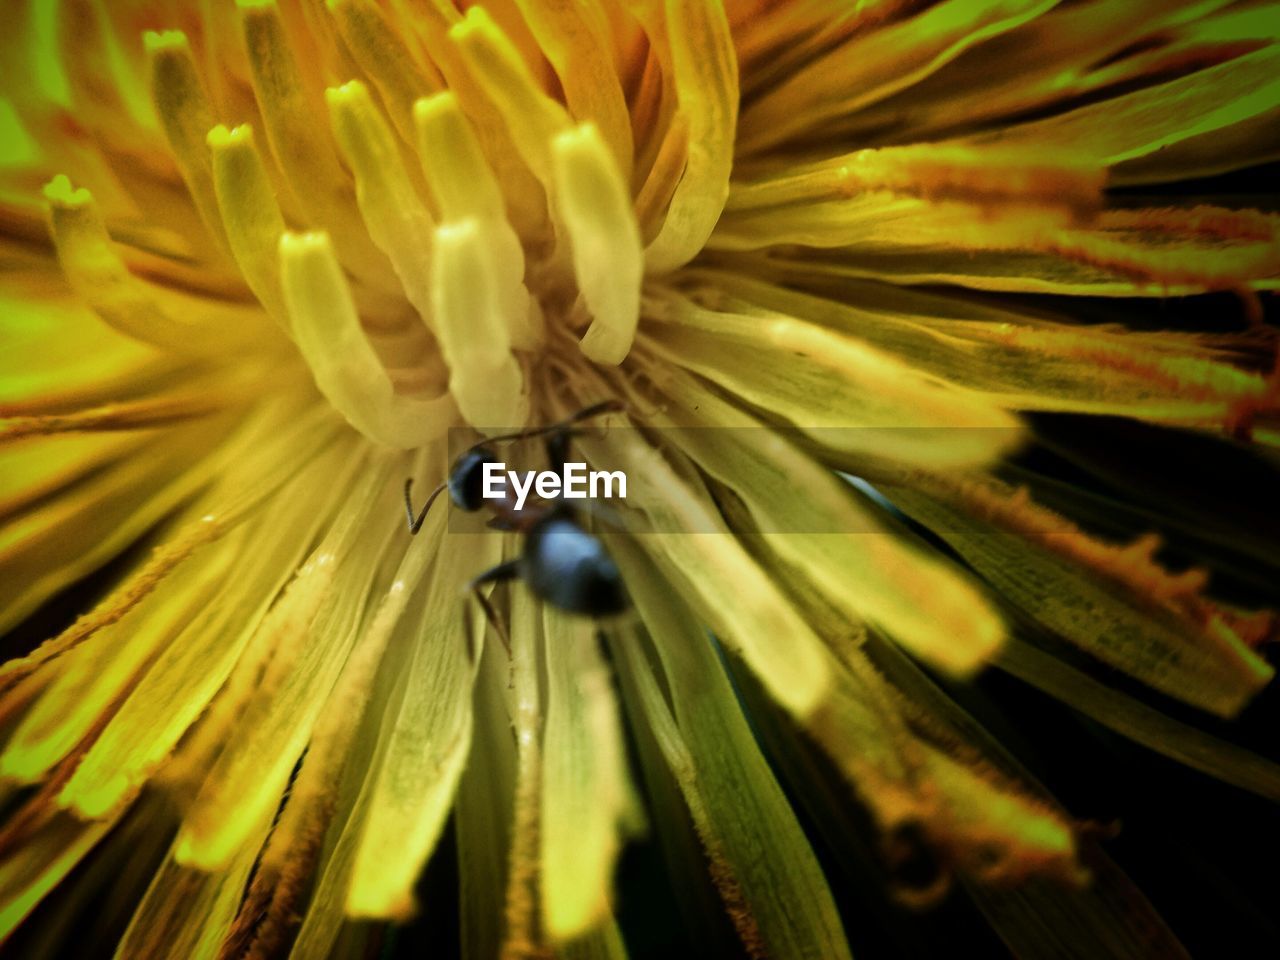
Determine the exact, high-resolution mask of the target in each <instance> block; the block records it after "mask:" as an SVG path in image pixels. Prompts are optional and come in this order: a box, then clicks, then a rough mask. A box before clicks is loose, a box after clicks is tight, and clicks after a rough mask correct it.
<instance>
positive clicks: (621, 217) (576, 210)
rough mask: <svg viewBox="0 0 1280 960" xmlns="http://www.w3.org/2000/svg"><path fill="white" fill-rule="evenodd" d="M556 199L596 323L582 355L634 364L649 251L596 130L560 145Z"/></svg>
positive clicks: (568, 136) (556, 147)
mask: <svg viewBox="0 0 1280 960" xmlns="http://www.w3.org/2000/svg"><path fill="white" fill-rule="evenodd" d="M552 149H553V164H554V170H555V191H554V194H553V195H554V197H555V202H556V208H557V210H558V212H559V214H560V219H561V221H562V222H563V223H564V225H565V229H566V232H567V233H568V235H569V239H570V241H571V243H572V246H573V267H574V274H575V276H576V279H577V283H578V289H579V290H580V291H581V293H582V299H583V300H584V301H585V302H586V306H587V309H588V311H589V312H590V313H591V315H592V317H593V320H592V323H591V326H590V328H588V330H587V333H586V335H585V336H584V337H583V338H582V344H581V346H582V352H583V353H584V354H586V355H587V357H588V358H590V359H591V360H594V361H595V362H596V363H608V364H614V365H616V364H619V363H621V362H622V361H623V360H624V359H626V356H627V354H628V353H629V352H630V350H631V343H632V341H633V340H634V339H635V333H636V325H637V323H639V320H640V284H641V282H642V281H643V279H644V252H643V250H642V249H641V246H640V228H639V226H638V225H637V223H636V218H635V213H634V211H633V210H632V208H631V198H630V196H629V195H628V193H627V187H626V182H625V181H624V180H623V179H622V176H621V175H620V173H619V171H618V168H617V167H616V166H615V165H614V163H613V158H612V157H611V156H610V154H609V151H608V148H607V147H606V146H605V144H604V141H603V140H601V139H600V134H599V132H598V131H597V130H596V128H595V127H593V126H591V125H589V124H588V125H584V126H581V127H578V128H577V129H576V130H572V131H569V132H567V133H563V134H561V135H560V136H558V137H556V140H555V143H554V144H553V148H552Z"/></svg>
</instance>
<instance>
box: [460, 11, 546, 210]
mask: <svg viewBox="0 0 1280 960" xmlns="http://www.w3.org/2000/svg"><path fill="white" fill-rule="evenodd" d="M449 36H450V38H451V39H452V40H453V41H454V42H455V43H456V44H457V47H458V50H459V52H460V53H461V54H462V58H463V60H464V61H465V62H466V64H467V67H468V68H469V69H470V70H471V73H472V75H473V76H474V77H475V78H476V80H477V81H478V82H479V84H480V86H481V87H482V88H483V89H484V92H485V93H487V94H488V95H489V97H490V99H491V100H492V101H493V102H494V103H495V104H497V107H498V110H499V111H500V112H501V113H502V117H503V119H504V120H505V121H506V123H507V129H508V130H510V132H511V139H512V140H514V141H515V145H516V149H517V150H519V151H520V155H521V156H522V157H524V161H525V163H527V164H528V165H529V169H531V170H532V171H533V172H534V175H535V176H536V177H537V178H538V179H539V180H540V181H542V184H543V186H544V187H546V188H547V189H548V190H549V189H550V188H551V183H552V172H551V141H552V139H553V138H554V137H555V136H556V135H557V134H559V133H562V132H564V131H565V130H567V129H568V128H569V126H570V124H571V121H570V119H569V114H568V113H567V112H566V111H565V109H564V107H562V106H561V105H560V104H559V103H558V102H556V101H555V100H553V99H551V98H550V97H549V96H547V95H546V94H545V93H543V92H542V91H541V90H540V89H539V88H538V84H537V82H536V81H535V80H534V78H533V74H531V73H530V72H529V68H528V67H527V66H525V63H524V61H523V60H522V59H521V58H520V53H519V51H517V50H516V48H515V45H514V44H512V42H511V41H510V40H509V39H508V38H507V36H506V35H505V34H504V33H503V32H502V30H501V28H500V27H499V26H498V25H497V24H496V23H494V22H493V20H492V18H491V17H490V16H489V14H488V13H487V12H485V10H484V8H483V7H472V8H471V9H470V10H468V11H467V15H466V17H465V18H463V20H462V21H461V22H460V23H457V24H455V25H454V26H453V27H451V28H450V30H449Z"/></svg>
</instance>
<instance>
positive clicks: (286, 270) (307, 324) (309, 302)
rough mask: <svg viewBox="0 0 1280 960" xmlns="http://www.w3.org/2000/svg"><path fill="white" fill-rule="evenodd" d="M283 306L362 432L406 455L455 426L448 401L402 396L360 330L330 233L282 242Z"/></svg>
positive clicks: (326, 389)
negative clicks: (404, 452) (330, 240)
mask: <svg viewBox="0 0 1280 960" xmlns="http://www.w3.org/2000/svg"><path fill="white" fill-rule="evenodd" d="M280 270H281V278H282V283H283V288H284V301H285V306H286V308H287V309H288V313H289V317H290V319H291V324H292V327H293V333H294V336H295V337H296V338H297V341H298V349H299V350H301V351H302V355H303V357H304V358H305V359H306V361H307V365H308V366H310V368H311V372H312V374H313V375H314V376H315V378H316V385H317V386H318V387H319V388H320V392H321V393H323V394H324V395H325V396H326V397H327V398H328V399H329V402H330V403H331V404H333V406H334V408H335V409H336V410H337V411H338V412H339V413H341V414H342V415H343V416H344V417H346V418H347V420H348V421H349V422H350V423H351V425H352V426H354V427H355V428H356V429H357V430H359V431H360V432H362V433H364V434H365V435H366V436H369V437H372V438H374V439H375V440H378V441H380V442H382V443H386V444H389V445H391V446H394V447H400V448H403V449H411V448H413V447H421V446H424V445H426V444H428V443H430V442H431V441H432V440H434V439H436V438H437V437H439V436H441V435H442V434H443V433H444V432H445V431H446V430H447V429H448V428H449V426H450V425H451V424H452V423H453V422H454V416H455V407H454V403H453V400H452V398H450V397H449V395H447V394H446V395H444V396H442V397H437V398H435V399H432V400H418V399H410V398H408V397H404V396H401V395H399V394H397V393H396V392H395V386H394V385H393V384H392V382H391V378H390V376H389V375H388V373H387V370H386V368H385V367H383V365H382V363H381V362H380V361H379V360H378V356H377V354H376V353H374V350H373V347H372V346H371V345H370V344H369V340H368V338H367V337H366V336H365V334H364V331H363V330H362V329H361V327H360V318H359V316H358V315H357V314H356V305H355V302H354V301H353V300H352V297H351V288H350V287H349V286H348V285H347V278H346V277H345V276H344V275H343V273H342V267H341V266H340V265H339V264H338V258H337V256H336V255H335V254H334V252H333V248H332V246H330V244H329V238H328V236H327V235H325V234H316V233H306V234H297V233H285V234H284V236H282V237H281V238H280Z"/></svg>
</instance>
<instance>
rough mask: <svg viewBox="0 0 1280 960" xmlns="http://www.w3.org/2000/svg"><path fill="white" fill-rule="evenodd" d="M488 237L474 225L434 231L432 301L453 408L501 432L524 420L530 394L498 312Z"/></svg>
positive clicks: (506, 321) (509, 322)
mask: <svg viewBox="0 0 1280 960" xmlns="http://www.w3.org/2000/svg"><path fill="white" fill-rule="evenodd" d="M487 239H488V238H486V237H485V236H484V234H483V230H482V226H481V221H477V220H464V221H461V222H460V223H457V224H448V225H446V226H443V227H441V228H440V229H439V230H437V231H436V235H435V256H434V257H433V260H432V264H431V275H430V279H431V303H432V307H433V311H434V313H435V317H436V327H437V333H438V335H439V337H440V349H441V350H442V351H443V352H444V358H445V363H446V364H448V366H449V390H450V392H451V393H452V394H453V396H454V397H455V399H456V400H457V401H458V409H459V410H461V411H462V414H463V416H465V417H466V418H467V421H468V422H469V423H471V424H472V425H473V426H475V427H478V428H490V427H491V428H495V429H497V430H498V431H499V432H504V431H507V430H510V429H511V428H513V427H515V428H519V427H522V426H523V425H524V424H525V422H526V421H527V420H528V417H529V396H528V392H527V390H526V387H525V380H524V373H523V371H522V370H521V369H520V365H519V364H518V363H517V362H516V359H515V357H514V356H513V355H512V353H511V340H510V330H511V327H512V326H513V318H512V317H510V316H508V315H506V314H504V312H503V307H504V304H503V303H502V302H501V301H500V297H499V294H498V292H497V289H496V288H497V287H498V276H499V274H498V273H497V271H498V269H499V265H498V264H497V262H496V257H495V247H494V245H493V244H492V243H490V242H487Z"/></svg>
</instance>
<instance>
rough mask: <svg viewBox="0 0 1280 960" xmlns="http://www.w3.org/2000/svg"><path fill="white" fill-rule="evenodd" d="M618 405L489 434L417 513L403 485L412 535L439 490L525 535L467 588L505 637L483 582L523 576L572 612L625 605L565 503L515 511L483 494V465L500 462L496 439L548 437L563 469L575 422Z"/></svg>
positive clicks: (553, 458)
mask: <svg viewBox="0 0 1280 960" xmlns="http://www.w3.org/2000/svg"><path fill="white" fill-rule="evenodd" d="M621 409H622V405H621V404H620V403H619V402H618V401H616V400H607V401H604V402H603V403H597V404H593V405H592V406H589V407H587V408H585V409H583V410H579V411H578V412H577V413H575V414H574V415H573V416H571V417H569V418H568V419H566V420H562V421H561V422H559V423H553V424H551V425H550V426H546V427H537V428H534V429H530V430H524V431H521V432H519V433H510V434H504V435H502V436H498V437H491V438H489V439H488V440H485V441H482V442H480V443H477V444H476V445H475V446H472V447H469V448H467V449H466V450H464V451H463V452H462V453H460V454H459V455H458V456H457V457H456V458H455V459H454V461H453V466H451V467H450V468H449V476H448V479H446V480H445V482H444V483H442V484H441V485H440V486H438V487H437V488H436V489H435V490H434V491H432V493H431V496H430V497H428V498H427V502H426V505H425V506H424V507H423V508H422V512H421V513H419V514H418V516H417V517H416V518H415V517H414V515H413V500H412V499H411V496H410V493H411V490H412V487H413V478H412V477H410V478H409V479H407V480H405V482H404V505H405V511H406V515H407V517H408V521H409V532H410V533H413V534H416V533H417V532H418V531H419V530H420V529H422V524H423V521H425V520H426V518H427V511H429V510H430V509H431V505H432V504H433V503H434V502H435V499H436V497H438V496H439V495H440V494H441V493H442V492H443V491H445V490H448V491H449V499H450V500H452V501H453V503H454V505H455V506H457V507H458V508H459V509H461V510H466V511H468V512H469V513H474V512H475V511H477V510H480V509H481V508H483V507H488V508H489V509H490V510H492V511H493V514H494V516H493V519H492V520H491V521H490V522H489V525H490V526H491V527H494V528H496V529H499V530H514V531H516V532H518V533H521V534H523V535H524V543H523V545H522V548H521V551H520V556H519V557H517V558H516V559H514V560H508V561H506V562H505V563H500V564H498V565H497V566H496V567H493V568H491V569H489V570H486V571H484V572H483V573H480V574H478V575H476V576H475V577H473V578H472V579H471V581H470V582H469V583H468V584H467V589H468V590H469V591H471V593H472V594H473V595H474V596H475V598H476V600H477V601H479V603H480V606H481V607H482V608H483V609H484V612H485V616H486V617H487V618H488V619H489V622H490V623H491V624H492V625H493V626H494V628H495V629H496V630H497V631H498V634H499V636H501V637H502V638H503V640H504V642H505V639H506V638H505V633H504V631H503V629H502V626H501V624H500V622H499V620H498V617H497V614H496V612H495V611H494V609H493V607H492V605H491V604H490V603H489V599H488V598H487V597H486V596H485V595H484V593H483V592H482V591H481V590H480V588H481V587H482V586H484V585H485V584H488V583H501V582H503V581H506V580H523V581H524V582H525V584H526V585H527V586H528V587H529V589H530V590H532V591H533V593H534V595H535V596H537V597H538V598H540V599H542V600H545V601H546V602H547V603H550V604H551V605H552V606H555V607H559V608H560V609H561V610H565V611H567V612H569V613H576V614H581V615H584V616H589V617H607V616H611V615H614V614H619V613H622V612H623V611H625V610H626V609H627V608H628V607H629V605H630V603H629V601H628V599H627V592H626V589H625V587H624V586H623V583H622V575H621V574H620V573H619V572H618V567H617V565H616V564H615V563H614V562H613V559H612V558H611V557H610V556H609V554H608V552H607V551H606V550H605V548H604V544H603V543H601V542H600V539H599V538H598V537H596V536H594V535H593V534H591V533H588V532H587V531H586V530H584V529H583V527H582V525H581V524H580V522H579V520H578V517H577V515H576V513H575V512H574V511H573V510H572V509H570V508H569V506H568V505H567V504H565V503H564V501H562V500H552V501H548V502H539V503H535V504H526V505H525V506H524V508H523V509H521V510H517V509H516V508H515V503H514V501H513V500H512V499H511V498H510V496H509V495H508V497H506V498H504V499H486V498H485V497H484V467H485V464H486V463H497V462H500V461H499V458H498V457H497V455H496V454H495V453H494V448H493V444H495V443H500V442H503V441H509V440H527V439H529V438H531V437H541V436H545V437H546V438H547V439H546V448H547V459H548V461H549V463H550V466H551V468H552V469H553V470H556V471H559V472H561V473H563V471H564V462H565V458H566V456H567V454H568V450H569V441H570V439H571V438H572V437H573V435H574V430H573V426H574V424H577V423H581V422H582V421H584V420H588V419H590V418H592V417H597V416H600V415H601V414H605V413H611V412H614V411H618V410H621Z"/></svg>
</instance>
